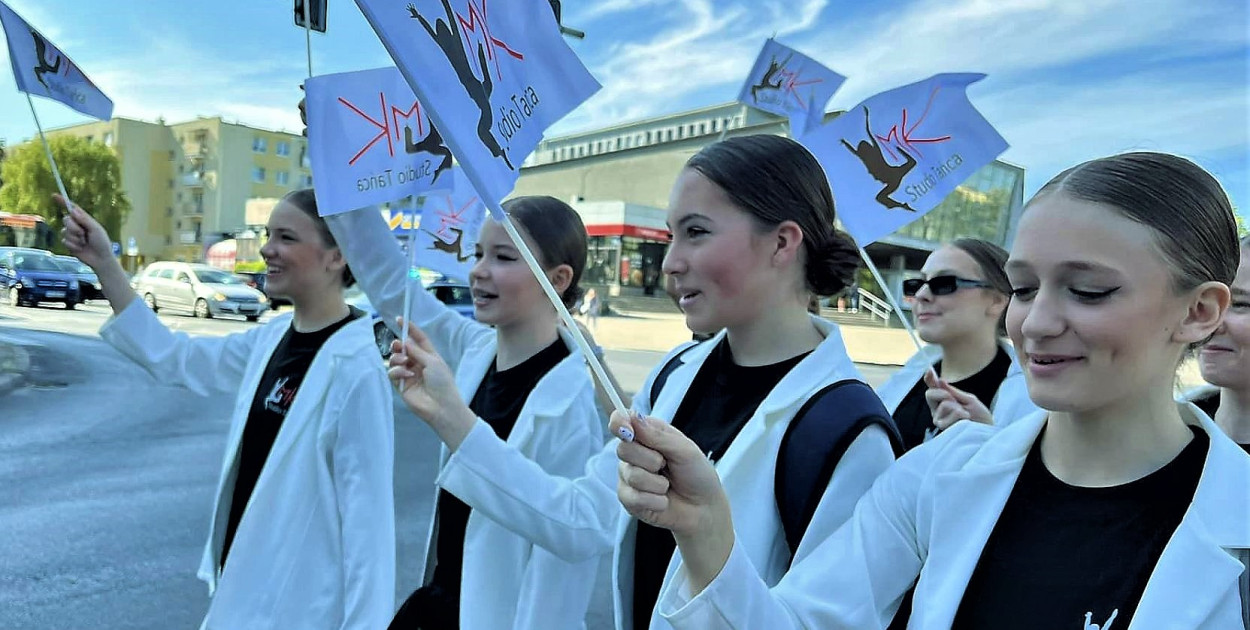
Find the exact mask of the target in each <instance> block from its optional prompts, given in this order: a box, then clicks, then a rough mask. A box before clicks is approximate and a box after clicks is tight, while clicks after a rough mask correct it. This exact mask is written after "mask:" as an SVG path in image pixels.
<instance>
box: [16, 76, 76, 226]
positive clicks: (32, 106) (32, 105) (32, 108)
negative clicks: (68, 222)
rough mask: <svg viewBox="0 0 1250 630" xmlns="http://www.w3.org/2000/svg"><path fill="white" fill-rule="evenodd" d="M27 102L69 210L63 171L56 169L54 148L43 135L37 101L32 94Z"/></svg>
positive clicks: (57, 184)
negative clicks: (62, 179) (37, 111)
mask: <svg viewBox="0 0 1250 630" xmlns="http://www.w3.org/2000/svg"><path fill="white" fill-rule="evenodd" d="M26 102H27V103H29V104H30V115H31V116H33V117H34V118H35V129H38V130H39V140H40V141H42V142H43V151H44V153H46V154H47V155H48V164H49V165H51V166H52V177H53V179H55V180H56V187H57V188H58V189H59V190H60V191H61V197H64V198H65V206H66V207H67V208H68V207H69V193H67V192H65V182H63V181H61V171H60V170H58V169H57V168H56V160H54V159H52V147H51V146H49V145H48V138H47V136H44V135H43V125H41V124H39V114H37V113H35V101H33V100H31V98H30V93H26Z"/></svg>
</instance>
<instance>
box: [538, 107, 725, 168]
mask: <svg viewBox="0 0 1250 630" xmlns="http://www.w3.org/2000/svg"><path fill="white" fill-rule="evenodd" d="M735 123H737V125H738V126H740V125H741V124H742V121H741V120H740V119H736V118H731V117H725V118H713V119H712V120H704V121H700V122H696V123H687V124H684V125H675V126H672V127H666V128H664V129H654V130H650V131H636V132H633V133H628V134H625V135H621V136H617V137H615V138H608V139H606V140H595V141H592V142H584V143H581V144H577V145H570V146H563V147H558V148H552V149H550V151H549V152H548V158H549V159H550V160H552V161H559V160H571V159H576V158H582V157H586V156H587V155H598V154H600V153H606V152H609V151H620V150H622V149H632V148H634V147H645V146H648V145H652V144H659V143H661V142H672V141H674V140H685V139H686V138H694V137H697V136H704V135H707V134H709V133H720V132H721V131H722V130H724V129H727V128H730V127H733V126H735Z"/></svg>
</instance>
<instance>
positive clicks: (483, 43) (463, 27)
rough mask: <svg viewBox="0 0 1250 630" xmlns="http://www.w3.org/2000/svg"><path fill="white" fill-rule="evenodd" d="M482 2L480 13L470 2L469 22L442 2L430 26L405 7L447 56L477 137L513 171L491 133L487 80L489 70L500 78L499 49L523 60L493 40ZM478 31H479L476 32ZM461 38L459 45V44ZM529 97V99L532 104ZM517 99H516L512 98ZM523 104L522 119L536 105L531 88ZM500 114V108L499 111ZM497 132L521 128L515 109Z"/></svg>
mask: <svg viewBox="0 0 1250 630" xmlns="http://www.w3.org/2000/svg"><path fill="white" fill-rule="evenodd" d="M485 4H486V0H482V10H481V11H480V12H479V11H478V9H477V6H476V5H475V4H474V3H473V1H472V0H470V2H469V11H468V13H469V19H467V20H466V19H465V18H464V17H462V16H461V15H460V14H458V13H456V12H455V11H452V9H451V3H450V2H449V1H448V0H443V10H444V11H445V12H446V15H445V16H444V17H438V18H435V19H434V24H433V25H431V24H430V22H429V20H427V19H426V18H425V16H423V15H421V13H420V12H419V11H417V7H416V6H415V5H411V4H410V5H408V13H409V17H411V18H412V19H414V20H417V21H418V22H420V23H421V28H422V29H423V30H424V31H425V32H426V33H427V34H428V35H429V36H430V37H431V38H432V39H433V40H434V43H436V44H438V47H439V48H440V49H442V51H443V54H444V55H446V56H447V62H448V63H450V64H451V67H452V69H453V70H455V72H456V77H457V78H458V79H460V85H462V86H463V87H464V91H465V93H466V94H467V95H468V96H469V100H471V101H473V104H474V105H476V106H477V109H478V123H477V135H478V138H479V139H480V140H481V142H482V146H483V147H485V148H486V149H487V150H488V151H490V154H491V155H492V156H494V157H497V158H500V159H502V160H503V162H504V164H506V165H507V166H508V168H509V169H510V170H514V171H515V170H516V167H515V166H513V164H512V160H511V159H509V157H508V151H507V149H505V148H504V147H503V146H501V145H500V144H499V140H498V139H496V138H495V135H494V133H492V131H491V130H492V128H493V127H494V126H495V123H494V112H493V111H492V108H491V102H490V97H491V94H492V93H493V92H494V89H495V83H494V80H493V79H492V78H491V69H492V65H490V64H491V62H493V69H494V71H495V72H494V74H495V77H496V79H502V78H503V73H502V71H501V70H500V68H499V58H498V52H497V51H499V50H502V51H504V52H506V53H507V54H508V55H510V56H511V57H513V58H515V59H517V60H523V59H525V56H524V55H523V54H521V53H519V52H517V51H515V50H513V49H512V48H511V47H509V46H508V45H507V44H506V43H504V42H503V41H500V40H499V39H498V38H496V37H495V36H494V35H493V34H492V33H491V30H490V24H489V23H488V22H487V21H486V6H485ZM479 28H480V29H481V30H480V31H479V30H478V29H479ZM469 33H474V34H478V35H480V37H474V38H470V37H469ZM462 38H463V42H462V41H461V40H462ZM474 48H476V51H475V52H476V57H475V59H476V60H477V68H478V69H479V71H480V72H481V75H482V76H481V78H478V76H477V73H475V72H474V68H473V63H472V61H471V60H470V58H469V56H470V54H471V53H472V52H474ZM530 97H532V102H531V99H530ZM513 99H517V97H515V96H514V97H513ZM520 99H521V100H523V101H524V107H523V110H522V111H527V113H526V116H529V115H530V114H531V113H532V112H533V108H534V106H535V105H537V104H538V96H537V94H534V90H533V89H532V88H531V89H530V90H529V93H528V94H525V95H523V96H521V97H520ZM501 112H502V108H501ZM502 118H503V120H502V121H501V131H502V130H508V129H511V130H512V132H511V133H509V132H506V131H505V133H503V134H502V135H504V137H506V138H508V139H511V137H512V135H513V133H515V129H519V128H520V127H521V121H520V119H519V116H518V115H517V112H516V110H515V109H513V110H511V111H509V112H506V113H505V114H504V116H503V117H502Z"/></svg>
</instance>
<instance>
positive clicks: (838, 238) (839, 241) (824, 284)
mask: <svg viewBox="0 0 1250 630" xmlns="http://www.w3.org/2000/svg"><path fill="white" fill-rule="evenodd" d="M860 262H861V261H860V257H859V247H857V246H856V245H855V239H852V238H851V235H850V234H847V233H846V232H843V231H842V230H838V229H836V228H835V229H834V230H833V232H832V234H830V236H829V240H828V241H827V242H826V243H825V246H824V247H822V248H821V249H820V250H819V254H818V255H817V259H816V260H812V261H809V262H808V264H807V284H808V286H809V287H810V288H811V290H812V292H813V293H815V294H816V295H837V294H839V293H841V292H842V291H843V290H845V289H846V288H847V287H849V286H851V285H852V284H853V283H854V282H855V274H856V272H858V271H859V267H860Z"/></svg>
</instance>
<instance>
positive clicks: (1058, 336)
mask: <svg viewBox="0 0 1250 630" xmlns="http://www.w3.org/2000/svg"><path fill="white" fill-rule="evenodd" d="M1237 258H1238V244H1237V227H1236V223H1235V221H1234V218H1233V211H1232V207H1231V204H1230V203H1229V201H1228V197H1227V196H1226V195H1225V194H1224V192H1223V191H1222V190H1221V188H1220V185H1219V183H1218V182H1216V181H1215V179H1214V178H1213V177H1211V176H1210V175H1209V174H1208V173H1206V172H1205V171H1203V170H1202V169H1201V168H1199V167H1198V166H1196V165H1195V164H1193V163H1192V162H1189V161H1188V160H1185V159H1183V158H1179V157H1176V156H1172V155H1166V154H1159V153H1145V152H1143V153H1128V154H1123V155H1117V156H1113V157H1108V158H1101V159H1097V160H1093V161H1091V162H1086V163H1084V164H1082V165H1080V166H1077V167H1075V168H1072V169H1069V170H1067V171H1065V172H1063V173H1061V174H1059V175H1058V176H1057V177H1056V178H1055V179H1053V180H1052V181H1051V182H1050V183H1049V184H1047V185H1046V186H1044V187H1043V188H1042V189H1041V190H1040V191H1039V192H1038V193H1037V195H1036V196H1035V197H1034V199H1033V200H1032V201H1031V202H1030V203H1029V205H1028V206H1027V207H1026V209H1025V212H1024V215H1023V218H1022V219H1021V222H1020V227H1019V232H1018V235H1017V237H1016V240H1015V245H1014V247H1013V251H1012V254H1011V260H1010V261H1009V262H1008V264H1007V272H1008V274H1009V276H1010V277H1011V282H1012V286H1013V288H1014V290H1013V297H1012V302H1011V305H1010V307H1009V308H1008V314H1007V329H1008V333H1009V335H1010V337H1011V340H1012V343H1013V344H1015V347H1016V350H1017V352H1018V353H1019V354H1020V357H1021V360H1022V361H1023V362H1024V364H1025V366H1026V370H1027V371H1026V378H1027V379H1028V385H1029V394H1030V396H1031V397H1032V398H1033V400H1034V401H1035V402H1036V403H1037V404H1038V405H1039V406H1041V407H1042V408H1043V409H1044V410H1045V411H1041V412H1038V413H1036V414H1034V415H1033V416H1030V417H1029V418H1026V419H1024V420H1020V421H1018V422H1016V423H1015V424H1013V425H1011V426H1008V427H1006V428H1005V429H1002V430H998V429H994V428H992V427H988V426H982V425H981V424H978V423H972V422H962V423H959V425H958V426H955V427H953V428H951V429H950V430H948V431H946V432H944V434H943V435H941V436H939V437H938V438H937V439H935V440H933V441H931V442H929V443H927V444H924V445H922V446H920V447H918V448H916V449H914V450H913V451H911V452H910V453H908V454H907V455H905V456H904V457H903V458H902V459H900V460H899V462H898V464H897V465H896V466H895V467H893V468H892V469H891V470H890V471H888V472H887V473H886V474H885V475H883V476H882V477H881V479H879V480H878V481H877V483H876V484H875V485H874V486H873V488H872V490H871V491H869V493H868V494H867V495H866V496H865V497H864V498H863V499H862V500H861V501H860V503H859V505H858V506H857V507H856V510H855V516H854V517H853V518H852V519H851V521H850V522H848V523H847V524H846V526H845V527H843V528H842V529H840V530H839V531H838V532H837V533H836V534H834V535H833V536H831V537H829V538H828V539H827V540H825V541H823V542H822V543H821V544H820V545H819V547H818V548H817V549H816V550H815V551H814V552H813V553H812V554H811V556H810V558H809V559H808V561H806V562H802V563H800V564H797V565H796V566H795V567H794V568H793V569H791V571H790V573H789V574H788V575H787V576H786V577H785V578H784V579H783V580H782V581H781V583H780V584H778V585H776V586H774V587H770V586H769V585H768V584H766V583H764V582H763V581H761V580H760V579H759V578H758V576H757V575H755V572H754V571H753V570H752V567H751V565H750V561H749V560H750V559H749V556H748V554H747V553H745V550H744V549H743V548H742V545H741V544H740V543H738V542H737V541H736V540H735V533H734V529H733V520H732V519H734V518H736V516H737V515H736V514H732V515H731V513H730V511H729V510H728V509H727V508H726V507H725V506H724V503H725V502H724V499H723V496H724V491H723V490H722V489H721V488H720V487H719V484H718V482H717V479H716V476H715V474H714V472H713V471H711V470H710V467H709V466H707V464H706V463H705V462H703V461H702V458H700V457H699V456H698V455H699V454H698V452H697V450H696V449H694V448H693V447H691V446H690V445H689V444H688V442H689V441H688V440H686V439H685V438H684V437H683V436H681V435H680V434H678V433H677V432H675V431H671V430H670V431H665V432H660V431H656V432H655V434H654V435H651V436H648V437H649V438H650V444H651V445H652V446H653V448H654V450H653V451H652V452H651V455H652V456H653V458H652V459H658V460H659V463H660V464H661V465H663V466H664V467H665V468H664V469H663V474H662V475H656V474H654V472H652V470H651V469H652V467H653V466H654V465H655V463H656V462H655V461H651V460H643V459H642V458H637V460H636V461H631V462H628V463H627V464H626V470H627V471H628V474H623V475H622V476H623V478H625V479H627V480H628V486H626V487H628V488H630V489H632V490H631V491H630V492H626V491H625V487H623V489H622V492H621V498H622V500H623V501H626V502H627V506H628V507H630V509H631V511H638V510H641V509H642V508H643V507H645V506H650V507H649V509H650V510H651V511H650V512H647V513H646V514H647V516H648V518H651V519H655V520H665V521H666V522H667V523H668V524H670V525H671V527H672V529H673V530H674V535H675V536H676V537H677V540H678V544H679V547H680V548H681V550H682V553H683V554H684V555H685V557H686V558H687V567H688V569H689V570H688V571H687V572H686V573H685V574H684V575H683V576H682V579H681V580H678V581H675V582H674V583H673V584H671V585H670V587H669V589H668V590H667V591H666V592H665V594H664V596H663V599H662V601H661V612H662V613H663V614H664V615H665V616H666V618H668V619H669V620H670V621H671V622H672V623H673V625H674V626H675V627H679V628H700V629H704V628H770V629H772V628H777V629H785V628H821V629H836V628H855V629H865V628H869V629H870V628H883V627H885V626H886V625H887V624H888V623H890V621H891V619H892V618H893V616H894V613H895V611H896V610H897V608H898V606H899V604H900V602H901V600H902V598H903V596H904V594H905V593H906V592H907V591H908V590H909V588H911V587H912V586H913V584H914V585H915V595H914V599H913V602H914V608H913V610H912V613H911V615H910V617H909V618H908V619H907V620H906V621H907V627H909V628H913V629H936V628H943V629H945V628H951V627H957V628H961V629H963V628H973V629H977V628H1004V627H1009V628H1019V629H1023V630H1030V629H1033V628H1044V629H1046V630H1052V629H1063V628H1084V629H1093V628H1098V629H1100V630H1146V629H1151V630H1153V629H1156V628H1161V629H1171V628H1177V629H1180V628H1185V629H1187V630H1189V629H1202V630H1228V629H1230V628H1241V627H1250V602H1248V601H1247V597H1248V595H1247V586H1250V580H1247V577H1246V576H1247V570H1246V563H1247V561H1250V553H1248V551H1247V549H1248V548H1250V493H1247V492H1246V488H1247V487H1250V457H1247V456H1246V454H1245V453H1244V452H1242V451H1241V449H1239V448H1238V447H1237V446H1236V445H1235V444H1234V443H1233V442H1232V441H1231V440H1229V439H1228V438H1227V437H1226V436H1225V435H1224V434H1223V433H1222V432H1221V431H1220V430H1219V429H1218V428H1217V427H1216V426H1215V424H1214V423H1212V422H1211V421H1210V420H1209V419H1208V418H1206V417H1205V416H1204V415H1203V414H1202V413H1201V412H1200V411H1198V410H1197V409H1196V408H1193V407H1191V406H1188V405H1178V404H1177V403H1175V402H1174V401H1173V400H1172V380H1173V378H1174V374H1175V370H1176V367H1177V365H1178V364H1179V362H1180V360H1181V358H1182V356H1183V355H1184V353H1185V351H1186V349H1187V348H1189V347H1191V346H1193V345H1194V344H1197V343H1200V342H1202V341H1203V340H1205V339H1206V338H1207V337H1209V336H1210V335H1211V334H1212V333H1214V332H1215V331H1216V330H1217V329H1218V328H1219V326H1220V323H1221V320H1222V318H1223V315H1224V312H1225V310H1226V308H1227V307H1228V303H1229V289H1228V283H1230V282H1232V281H1233V277H1234V275H1235V272H1236V265H1235V264H1234V261H1236V260H1237ZM942 393H950V392H948V391H946V390H942ZM935 399H936V400H940V402H939V403H938V404H937V405H936V406H935V407H934V416H935V418H938V417H940V418H943V419H950V418H955V417H970V415H971V416H975V415H977V414H984V413H985V412H986V410H985V408H984V406H983V405H979V403H977V404H969V405H964V404H962V403H960V402H959V401H957V400H952V399H949V398H943V397H935ZM639 496H641V497H644V498H645V499H646V503H645V504H644V502H643V500H641V499H639V498H638V497H639ZM917 578H918V579H919V581H918V582H917Z"/></svg>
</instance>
